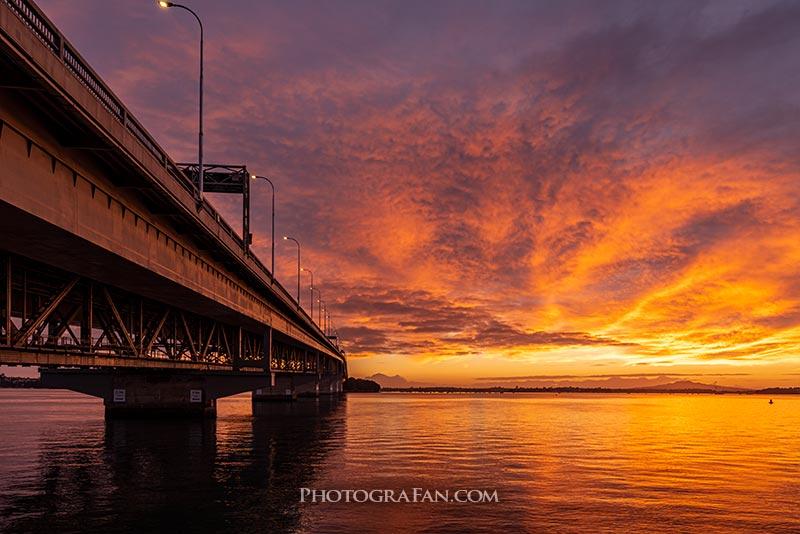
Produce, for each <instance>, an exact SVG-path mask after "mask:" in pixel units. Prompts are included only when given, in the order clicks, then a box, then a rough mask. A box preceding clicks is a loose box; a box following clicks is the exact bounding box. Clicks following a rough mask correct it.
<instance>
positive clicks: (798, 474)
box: [0, 390, 800, 533]
mask: <svg viewBox="0 0 800 534" xmlns="http://www.w3.org/2000/svg"><path fill="white" fill-rule="evenodd" d="M767 400H768V399H767V398H763V397H758V396H713V395H712V396H701V395H697V396H691V395H669V396H660V395H643V396H637V395H622V396H598V395H585V396H580V395H575V396H564V395H562V396H560V397H552V396H545V395H500V396H477V395H469V396H467V395H453V396H436V395H399V394H398V395H391V394H380V395H359V396H351V397H350V398H348V399H347V400H346V401H344V402H340V403H336V404H327V403H316V402H314V401H308V402H297V403H293V404H286V405H284V404H274V405H269V406H268V407H267V408H266V409H267V410H268V411H269V412H270V413H265V414H262V415H261V416H259V417H257V418H253V417H251V415H250V413H251V411H250V400H249V397H247V396H239V397H234V398H231V399H225V400H223V401H221V402H220V403H219V416H218V419H217V421H206V422H199V421H182V422H179V421H171V422H170V421H152V422H151V421H124V420H122V421H111V422H109V423H105V422H104V420H103V410H102V405H101V404H100V403H99V402H97V401H95V400H94V399H91V398H88V397H83V396H80V395H77V394H72V393H68V392H62V391H12V390H0V432H2V434H0V436H2V439H0V531H2V532H95V533H97V532H122V531H130V530H135V531H140V532H141V531H145V532H146V531H151V532H152V531H164V530H168V529H169V530H174V531H179V532H181V531H184V532H185V531H208V532H270V533H276V532H326V533H328V532H470V531H483V532H502V531H508V532H541V531H547V532H587V531H591V532H596V531H610V532H612V531H625V532H653V531H658V532H665V531H667V532H668V531H677V532H687V531H699V530H703V531H704V532H754V531H760V532H800V449H799V448H798V437H800V398H796V397H781V398H778V399H776V403H775V404H774V405H772V406H770V405H769V404H768V403H767ZM300 487H311V488H319V489H346V488H364V489H375V488H378V489H396V490H399V489H404V488H405V489H407V490H410V489H411V488H414V487H421V488H428V489H451V490H454V489H459V488H470V489H471V488H477V489H490V490H494V489H496V490H497V491H498V495H499V497H500V502H499V503H486V504H473V505H470V504H454V503H417V504H374V503H372V504H352V503H351V504H316V505H314V504H300V503H299V488H300Z"/></svg>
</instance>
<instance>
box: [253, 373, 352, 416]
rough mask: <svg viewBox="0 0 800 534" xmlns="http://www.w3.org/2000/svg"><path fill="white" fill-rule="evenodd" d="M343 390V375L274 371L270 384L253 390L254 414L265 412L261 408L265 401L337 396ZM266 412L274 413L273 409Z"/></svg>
mask: <svg viewBox="0 0 800 534" xmlns="http://www.w3.org/2000/svg"><path fill="white" fill-rule="evenodd" d="M341 392H342V377H341V375H328V374H326V375H317V374H288V373H287V374H281V373H273V374H272V378H271V381H270V385H269V386H267V387H262V388H258V389H257V390H255V391H253V398H252V403H253V415H259V414H260V412H265V410H263V409H261V408H260V406H261V405H263V404H265V403H273V402H276V401H295V400H298V399H306V398H307V399H316V398H319V397H321V396H336V395H338V394H340V393H341ZM266 412H269V413H272V411H271V410H266Z"/></svg>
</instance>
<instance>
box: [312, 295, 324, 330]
mask: <svg viewBox="0 0 800 534" xmlns="http://www.w3.org/2000/svg"><path fill="white" fill-rule="evenodd" d="M314 291H316V292H317V304H318V306H317V326H319V327H320V328H322V291H320V290H319V289H318V288H316V287H312V288H311V300H314ZM311 319H314V312H313V311H312V312H311Z"/></svg>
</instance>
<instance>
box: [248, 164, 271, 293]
mask: <svg viewBox="0 0 800 534" xmlns="http://www.w3.org/2000/svg"><path fill="white" fill-rule="evenodd" d="M250 178H252V179H253V180H264V181H265V182H267V183H268V184H269V186H270V187H271V188H272V224H271V227H272V267H271V268H270V271H269V273H270V275H272V283H273V284H274V283H275V184H273V183H272V180H270V179H269V178H267V177H266V176H256V175H255V174H252V175H250Z"/></svg>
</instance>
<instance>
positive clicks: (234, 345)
mask: <svg viewBox="0 0 800 534" xmlns="http://www.w3.org/2000/svg"><path fill="white" fill-rule="evenodd" d="M0 220H6V219H3V218H1V217H0ZM3 235H8V234H7V233H4V234H3ZM9 242H10V241H9V240H5V239H4V240H3V244H4V245H8V244H9ZM85 263H86V262H85V259H84V261H80V262H77V261H75V262H74V263H73V264H85ZM0 265H1V266H2V272H1V273H0V281H2V283H0V364H9V365H38V366H40V369H41V370H42V381H43V385H45V386H47V387H57V388H64V389H71V390H74V391H78V392H81V393H86V394H89V395H94V396H96V397H100V398H102V399H103V400H104V403H105V405H106V409H107V413H109V414H112V415H115V414H119V415H156V416H166V415H212V414H214V413H215V406H216V399H217V398H219V397H224V396H228V395H233V394H237V393H241V392H245V391H255V393H254V401H256V402H257V401H261V400H274V399H281V400H291V399H295V398H297V397H298V396H316V395H320V394H327V393H338V392H340V390H341V387H340V383H341V377H342V369H341V368H340V367H338V366H337V365H336V362H334V361H332V360H330V359H328V358H322V357H320V355H319V354H318V353H315V352H313V351H311V350H307V349H304V348H303V347H301V346H299V345H297V344H296V343H293V340H292V339H291V338H288V337H286V336H284V335H282V334H281V333H280V332H276V331H273V330H272V329H266V330H263V329H262V332H260V333H259V332H258V331H257V330H255V329H249V328H247V327H244V326H242V325H241V323H240V324H238V325H233V324H229V323H226V322H224V321H222V320H220V319H219V317H209V316H207V315H201V314H198V313H195V312H192V311H188V310H185V309H182V308H180V307H177V306H173V305H168V304H165V303H163V302H162V301H157V300H153V299H149V298H146V297H142V296H141V295H137V294H134V293H131V292H128V291H125V290H122V289H120V288H119V287H117V286H114V285H109V284H105V283H102V282H100V281H98V280H96V279H93V278H88V277H85V276H81V275H79V274H76V273H74V272H70V271H67V270H64V269H59V268H55V267H52V266H50V265H47V264H45V263H42V262H37V261H35V260H31V259H29V258H26V257H24V256H20V255H16V254H11V253H9V252H5V253H4V254H2V256H0ZM254 411H255V412H257V411H258V410H254Z"/></svg>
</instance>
